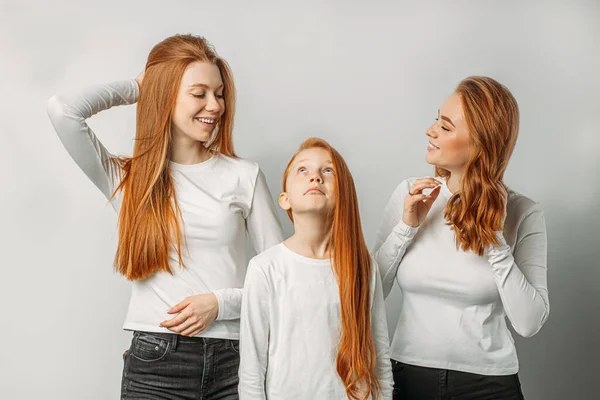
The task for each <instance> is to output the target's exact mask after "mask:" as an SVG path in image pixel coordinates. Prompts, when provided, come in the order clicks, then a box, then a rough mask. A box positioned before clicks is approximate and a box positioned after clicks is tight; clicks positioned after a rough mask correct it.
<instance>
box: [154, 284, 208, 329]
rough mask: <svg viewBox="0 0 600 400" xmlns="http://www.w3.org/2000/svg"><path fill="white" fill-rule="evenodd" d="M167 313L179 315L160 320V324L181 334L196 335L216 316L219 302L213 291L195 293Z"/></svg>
mask: <svg viewBox="0 0 600 400" xmlns="http://www.w3.org/2000/svg"><path fill="white" fill-rule="evenodd" d="M168 313H169V314H177V313H178V314H179V315H177V316H176V317H174V318H171V319H169V320H166V321H163V322H161V323H160V326H162V327H164V328H167V329H169V330H171V331H173V332H175V333H178V334H180V335H182V336H196V335H197V334H199V333H200V332H202V331H203V330H205V329H206V328H208V326H209V325H210V324H212V323H213V321H214V320H215V319H216V318H217V315H218V314H219V302H218V301H217V296H215V295H214V294H213V293H208V294H197V295H194V296H189V297H186V298H185V299H184V300H183V301H182V302H181V303H179V304H176V305H175V306H174V307H173V308H171V309H170V310H169V311H168Z"/></svg>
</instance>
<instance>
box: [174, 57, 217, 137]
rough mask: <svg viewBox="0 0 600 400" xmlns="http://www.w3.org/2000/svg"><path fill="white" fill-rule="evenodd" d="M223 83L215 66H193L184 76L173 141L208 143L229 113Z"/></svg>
mask: <svg viewBox="0 0 600 400" xmlns="http://www.w3.org/2000/svg"><path fill="white" fill-rule="evenodd" d="M223 89H224V87H223V80H222V79H221V72H220V71H219V67H217V66H216V65H215V64H212V63H206V62H194V63H191V64H190V65H189V66H188V67H187V69H186V70H185V72H184V73H183V76H182V77H181V85H180V86H179V92H178V94H177V100H176V103H175V109H174V111H173V116H172V123H173V139H174V140H181V139H187V140H192V141H196V142H207V141H209V140H210V138H211V136H212V132H213V131H214V130H215V127H216V126H217V124H218V123H219V119H220V118H221V117H222V116H223V113H224V112H225V98H224V97H223Z"/></svg>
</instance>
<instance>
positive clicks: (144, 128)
mask: <svg viewBox="0 0 600 400" xmlns="http://www.w3.org/2000/svg"><path fill="white" fill-rule="evenodd" d="M194 62H208V63H213V64H215V65H217V67H218V68H219V70H220V72H221V78H222V80H223V85H224V96H225V111H224V114H223V116H222V117H221V119H220V121H219V123H218V125H217V127H215V129H217V130H218V131H217V132H216V134H218V136H217V138H216V140H213V141H212V144H211V145H210V148H211V149H212V150H215V151H218V152H220V153H223V154H225V155H227V156H231V157H235V153H234V151H233V141H232V130H233V115H234V112H235V87H234V85H233V75H232V73H231V70H230V68H229V66H228V65H227V62H225V60H223V59H221V58H219V57H218V56H217V54H216V53H215V50H214V49H213V47H212V46H211V45H210V44H209V43H208V42H207V41H206V39H204V38H202V37H198V36H192V35H175V36H171V37H169V38H167V39H165V40H163V41H162V42H160V43H158V44H157V45H156V46H154V48H153V49H152V51H150V54H149V55H148V61H147V63H146V70H145V73H144V81H143V85H142V87H141V89H140V94H139V99H138V104H137V120H136V138H135V139H136V140H135V146H134V149H133V157H131V158H120V159H119V160H118V163H119V165H120V166H121V168H122V169H123V172H124V174H123V179H122V180H121V182H120V184H119V186H118V187H117V189H116V190H115V192H114V193H113V197H114V196H115V194H116V193H117V191H119V190H120V189H123V202H122V206H121V211H120V213H119V244H118V247H117V254H116V256H115V268H116V269H117V271H118V272H119V273H121V274H123V275H124V276H126V277H127V279H130V280H137V279H145V278H148V277H149V276H151V275H152V274H153V273H155V272H157V271H165V272H168V273H171V274H172V273H173V272H172V270H171V267H170V265H169V252H170V250H171V249H175V250H176V251H177V255H178V258H179V265H180V266H183V260H182V256H181V242H182V233H181V226H180V217H181V213H180V210H179V207H178V206H177V202H176V196H175V189H174V186H173V182H172V179H171V175H170V173H169V163H168V160H169V156H170V151H171V147H170V146H171V117H172V114H173V111H174V108H175V102H176V99H177V94H178V92H179V87H180V84H181V77H182V75H183V73H184V72H185V70H186V69H187V67H188V66H189V65H190V64H191V63H194ZM198 145H199V146H201V145H202V144H201V143H198Z"/></svg>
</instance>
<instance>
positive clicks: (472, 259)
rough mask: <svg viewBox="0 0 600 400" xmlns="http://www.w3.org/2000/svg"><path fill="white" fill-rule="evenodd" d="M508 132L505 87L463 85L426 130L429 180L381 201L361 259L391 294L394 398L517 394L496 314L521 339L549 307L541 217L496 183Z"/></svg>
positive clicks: (510, 111) (514, 110) (507, 341)
mask: <svg viewBox="0 0 600 400" xmlns="http://www.w3.org/2000/svg"><path fill="white" fill-rule="evenodd" d="M518 130H519V110H518V106H517V102H516V100H515V99H514V97H513V96H512V94H511V93H510V91H509V90H508V89H507V88H506V87H504V86H503V85H501V84H500V83H498V82H496V81H495V80H493V79H491V78H487V77H478V76H475V77H469V78H466V79H464V80H463V81H462V82H460V84H459V85H458V87H457V89H456V91H455V92H454V93H452V94H451V95H450V96H449V97H448V98H447V99H446V100H445V101H444V102H443V104H442V107H441V108H440V110H439V111H438V118H436V122H434V123H433V124H432V125H431V126H430V127H429V128H428V129H427V131H426V135H427V138H428V141H429V145H428V148H427V150H428V151H427V156H426V160H427V162H428V163H430V164H432V165H434V166H435V177H425V178H420V179H415V178H410V179H406V180H404V181H403V182H401V183H400V185H399V186H398V188H397V189H396V191H395V192H394V193H393V194H392V197H391V199H390V201H389V202H388V205H387V207H386V209H385V211H384V217H383V219H382V222H381V225H380V228H379V231H378V234H377V243H376V245H375V249H374V251H373V253H374V255H375V258H376V260H377V262H378V264H379V268H380V271H381V275H382V281H383V291H384V295H385V296H387V295H388V294H389V293H390V290H391V288H392V285H393V283H394V281H396V282H397V283H398V285H399V287H400V289H401V290H402V295H403V302H402V306H401V312H400V320H399V322H398V325H397V328H396V332H395V334H394V338H393V341H392V346H391V358H392V359H393V365H394V366H393V374H394V398H395V399H404V400H411V399H422V398H427V399H429V398H432V399H433V398H455V396H456V398H461V399H482V398H494V399H496V398H498V399H499V398H501V399H507V400H508V399H515V400H517V399H522V398H523V395H522V393H521V388H520V383H519V378H518V376H517V372H518V370H519V363H518V359H517V353H516V348H515V345H514V341H513V339H512V337H511V333H510V331H509V330H508V327H507V325H506V320H505V318H506V317H508V320H509V321H510V323H511V324H512V326H513V328H514V329H515V331H516V332H517V333H519V334H520V335H522V336H525V337H530V336H533V335H534V334H536V333H537V332H538V331H539V330H540V329H541V327H542V325H544V323H545V322H546V319H547V318H548V313H549V303H548V290H547V285H546V226H545V222H544V214H543V212H542V210H541V208H540V207H539V205H538V204H537V203H536V202H534V201H533V200H531V199H529V198H527V197H525V196H524V195H522V194H520V193H517V192H515V191H513V190H510V189H509V188H507V187H506V186H505V185H504V183H503V178H504V171H505V170H506V167H507V165H508V161H509V159H510V156H511V154H512V151H513V149H514V147H515V143H516V139H517V134H518ZM426 190H428V191H430V192H429V193H425V191H426ZM440 382H442V383H443V384H441V385H440Z"/></svg>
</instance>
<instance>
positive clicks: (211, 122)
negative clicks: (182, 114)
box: [194, 117, 217, 125]
mask: <svg viewBox="0 0 600 400" xmlns="http://www.w3.org/2000/svg"><path fill="white" fill-rule="evenodd" d="M194 119H195V120H196V121H199V122H201V123H203V124H206V125H214V124H215V123H216V122H217V119H216V118H208V117H196V118H194Z"/></svg>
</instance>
